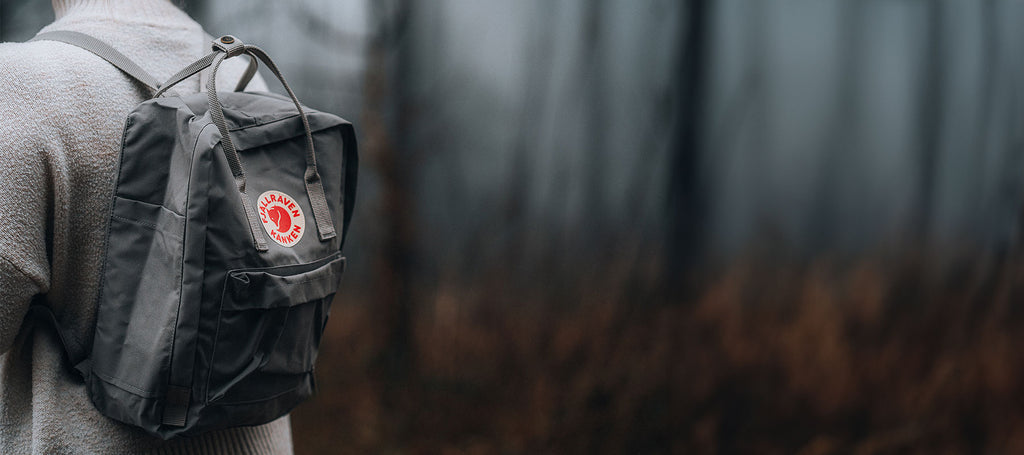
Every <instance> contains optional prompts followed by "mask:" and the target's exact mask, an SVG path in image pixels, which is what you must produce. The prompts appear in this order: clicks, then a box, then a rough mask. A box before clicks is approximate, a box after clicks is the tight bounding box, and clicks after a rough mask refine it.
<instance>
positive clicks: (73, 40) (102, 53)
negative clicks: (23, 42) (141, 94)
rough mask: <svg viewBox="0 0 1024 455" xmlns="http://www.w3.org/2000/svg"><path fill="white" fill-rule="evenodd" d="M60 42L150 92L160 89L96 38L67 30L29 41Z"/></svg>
mask: <svg viewBox="0 0 1024 455" xmlns="http://www.w3.org/2000/svg"><path fill="white" fill-rule="evenodd" d="M41 40H47V41H60V42H62V43H67V44H70V45H72V46H77V47H80V48H82V49H85V50H87V51H89V52H92V53H93V54H96V55H98V56H99V57H100V58H102V59H103V60H106V61H108V62H110V64H111V65H114V66H115V67H117V69H119V70H121V71H124V73H125V74H127V75H129V76H131V77H132V78H134V79H135V80H137V81H139V82H141V83H142V85H145V86H146V87H148V88H149V89H150V90H153V91H157V90H159V89H160V81H158V80H157V79H156V78H155V77H153V76H152V75H150V74H149V73H147V72H146V70H144V69H142V67H140V66H139V65H137V64H135V62H133V61H132V60H131V59H129V58H128V57H126V56H125V55H124V54H122V53H121V52H120V51H118V50H117V49H114V48H113V47H111V46H110V45H109V44H107V43H104V42H103V41H100V40H98V39H96V38H93V37H91V36H89V35H86V34H84V33H79V32H72V31H67V30H59V31H52V32H46V33H40V34H38V35H36V36H35V37H34V38H32V39H31V40H29V41H41Z"/></svg>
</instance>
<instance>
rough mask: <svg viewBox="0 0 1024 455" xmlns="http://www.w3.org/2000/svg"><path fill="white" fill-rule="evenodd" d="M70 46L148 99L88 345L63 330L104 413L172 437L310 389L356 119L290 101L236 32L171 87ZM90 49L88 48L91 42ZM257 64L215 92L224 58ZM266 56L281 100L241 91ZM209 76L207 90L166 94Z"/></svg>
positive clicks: (257, 418) (267, 408)
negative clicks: (138, 86) (120, 74)
mask: <svg viewBox="0 0 1024 455" xmlns="http://www.w3.org/2000/svg"><path fill="white" fill-rule="evenodd" d="M35 39H52V40H58V41H64V42H68V43H70V44H75V45H79V46H80V47H83V48H85V49H87V50H90V51H92V52H94V53H96V54H97V55H100V56H101V57H103V58H105V59H107V60H108V61H110V62H111V63H112V64H114V65H115V66H117V67H118V68H121V69H122V70H123V71H125V72H126V73H128V74H129V75H131V76H133V77H135V78H136V79H137V80H139V82H140V83H142V84H143V85H146V86H149V87H150V88H152V89H153V90H154V92H155V94H154V97H153V98H152V99H149V100H147V101H145V102H142V103H141V104H139V105H138V106H136V107H135V109H133V110H132V111H131V113H129V114H128V116H127V119H126V121H125V127H124V134H123V139H122V146H121V155H120V158H119V159H120V162H119V165H118V175H117V181H116V185H115V191H114V194H113V196H112V198H111V206H110V212H109V214H108V217H109V224H108V229H107V241H106V245H105V247H104V255H105V258H104V265H103V270H102V272H101V276H102V278H101V289H100V292H99V298H98V301H97V322H96V331H95V335H94V337H93V340H92V343H91V346H80V345H76V343H75V342H74V340H71V339H69V338H68V337H65V336H63V333H62V331H61V330H60V327H59V326H58V325H57V324H56V319H55V318H54V317H53V314H52V312H50V311H49V309H48V308H47V307H45V306H43V305H33V306H32V307H31V308H30V315H32V316H35V317H39V316H41V319H45V320H47V321H48V323H49V324H51V325H54V326H55V327H56V328H57V332H58V335H61V336H60V338H61V341H62V343H63V344H64V346H65V350H66V351H67V354H68V358H69V360H70V363H71V364H72V365H73V366H74V370H75V371H77V372H78V373H79V374H81V376H82V377H83V379H84V381H85V386H86V388H87V391H88V394H89V397H90V399H91V400H92V402H93V404H94V405H95V406H96V408H97V409H98V410H99V411H100V412H101V413H103V414H104V415H106V416H108V417H111V418H113V419H116V420H119V421H121V422H124V423H127V424H130V425H134V426H137V427H140V428H142V429H143V430H145V431H147V432H148V433H150V434H153V435H155V436H158V437H161V438H163V439H169V438H172V437H175V436H179V435H194V434H199V433H202V432H205V431H210V430H215V429H221V428H227V427H235V426H244V425H258V424H263V423H267V422H270V421H273V420H274V419H276V418H278V417H281V416H282V415H285V414H287V413H288V412H289V411H291V410H292V409H293V408H294V407H295V406H296V405H298V404H299V403H300V402H302V401H303V400H305V399H306V398H308V397H310V396H311V395H312V394H314V393H315V390H316V382H315V378H314V371H313V370H314V364H315V362H316V358H317V352H318V349H319V344H320V339H321V336H322V334H323V330H324V327H325V325H326V323H327V318H328V315H329V314H330V307H331V301H332V299H333V297H334V295H335V293H336V292H337V290H338V287H339V283H340V280H341V275H342V272H343V271H344V268H345V258H344V257H343V256H342V254H341V249H342V245H343V244H344V238H345V233H346V232H347V230H348V225H349V222H350V220H351V215H352V210H353V206H354V197H355V187H356V179H357V168H358V157H357V153H356V140H355V132H354V129H353V126H352V124H351V123H349V122H347V121H345V120H343V119H341V118H340V117H337V116H335V115H332V114H329V113H324V112H319V111H316V110H312V109H309V108H307V107H305V106H302V105H301V104H299V102H298V100H297V99H296V98H295V97H294V94H293V92H292V90H291V89H290V88H289V87H288V84H287V83H286V82H285V81H284V79H283V78H282V77H281V75H280V72H279V71H278V69H277V68H276V66H275V65H274V64H273V62H272V61H271V60H270V59H269V57H268V56H267V55H266V53H264V52H263V51H262V50H261V49H259V48H257V47H255V46H249V45H245V44H244V43H242V42H241V41H239V40H237V39H235V38H234V37H231V36H225V37H222V38H220V39H218V40H215V41H214V45H213V52H212V53H211V54H209V55H207V56H206V57H204V58H202V59H200V60H199V61H197V62H196V63H194V64H192V65H190V66H189V67H187V68H185V69H183V70H182V71H181V72H179V73H178V74H177V75H175V76H173V77H172V78H171V79H170V80H169V81H168V82H167V83H165V84H157V83H155V81H153V80H152V78H151V77H149V78H148V79H147V75H146V74H144V71H142V70H141V69H140V68H138V67H137V66H135V65H134V64H133V63H131V62H130V61H129V60H127V59H126V58H123V56H120V57H119V56H118V54H117V52H116V51H114V50H113V48H110V47H109V46H106V45H105V44H103V43H97V42H95V40H91V38H89V37H88V36H85V35H81V34H77V33H71V32H51V33H48V34H44V35H39V36H37V37H36V38H35ZM90 40H91V41H90ZM240 55H248V56H249V57H250V58H251V62H252V64H251V65H250V71H248V72H247V74H248V75H247V76H246V77H243V81H242V82H241V83H240V84H239V87H238V88H237V90H236V91H235V92H220V93H218V92H216V90H215V86H216V85H215V77H216V70H217V67H218V66H219V65H220V63H221V62H222V61H223V60H224V59H226V58H231V57H235V56H240ZM257 60H259V61H262V62H263V63H264V64H265V65H266V66H267V67H268V68H270V69H271V71H272V72H273V73H274V74H275V75H276V76H277V77H278V78H279V79H280V80H281V82H282V85H283V86H284V87H285V90H286V91H287V92H288V95H289V96H280V95H275V94H271V93H253V92H242V91H241V90H242V89H244V86H245V83H246V82H247V81H248V79H249V78H251V76H252V74H254V73H255V69H256V68H255V62H256V61H257ZM207 67H212V68H213V70H212V71H211V77H210V80H209V81H208V82H209V83H208V84H207V92H206V93H197V94H193V95H188V96H173V95H170V96H164V95H165V94H170V93H171V92H170V90H171V88H172V86H173V85H174V84H176V83H178V82H180V81H181V80H184V79H186V78H188V77H191V76H192V75H194V74H196V73H197V72H199V71H201V70H203V69H205V68H207Z"/></svg>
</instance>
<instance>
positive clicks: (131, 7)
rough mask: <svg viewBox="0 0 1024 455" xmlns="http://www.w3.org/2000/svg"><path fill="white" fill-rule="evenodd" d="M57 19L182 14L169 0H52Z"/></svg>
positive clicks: (147, 18)
mask: <svg viewBox="0 0 1024 455" xmlns="http://www.w3.org/2000/svg"><path fill="white" fill-rule="evenodd" d="M52 1H53V12H54V13H55V15H56V18H57V19H61V18H64V17H71V16H87V17H102V18H107V19H118V20H125V19H146V20H149V21H154V20H155V21H159V20H160V19H162V18H172V17H179V16H181V15H184V12H182V11H181V10H179V9H178V8H177V7H175V6H174V5H173V4H171V2H170V1H169V0H52Z"/></svg>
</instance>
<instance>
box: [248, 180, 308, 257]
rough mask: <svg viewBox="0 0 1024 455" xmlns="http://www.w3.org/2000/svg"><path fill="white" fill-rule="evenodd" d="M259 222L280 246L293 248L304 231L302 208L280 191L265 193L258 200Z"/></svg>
mask: <svg viewBox="0 0 1024 455" xmlns="http://www.w3.org/2000/svg"><path fill="white" fill-rule="evenodd" d="M258 207H259V212H260V221H262V222H263V228H264V229H266V230H267V235H269V236H270V238H272V239H274V241H275V242H277V243H278V244H280V245H281V246H286V247H289V248H290V247H293V246H295V244H296V243H299V240H300V239H302V233H303V232H304V231H305V230H306V217H305V216H304V215H303V214H302V207H299V204H298V203H296V202H295V200H294V199H292V198H291V196H288V195H287V194H284V193H282V192H280V191H274V190H271V191H267V192H266V193H263V194H261V195H260V198H259V203H258Z"/></svg>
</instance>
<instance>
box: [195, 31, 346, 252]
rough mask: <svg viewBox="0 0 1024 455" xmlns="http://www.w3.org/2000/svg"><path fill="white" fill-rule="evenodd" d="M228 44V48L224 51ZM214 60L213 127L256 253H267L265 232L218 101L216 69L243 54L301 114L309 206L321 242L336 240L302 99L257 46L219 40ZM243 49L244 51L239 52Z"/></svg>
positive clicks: (209, 87) (210, 93)
mask: <svg viewBox="0 0 1024 455" xmlns="http://www.w3.org/2000/svg"><path fill="white" fill-rule="evenodd" d="M225 39H230V41H229V42H225V41H224V40H225ZM225 44H227V45H229V47H225V46H224V45H225ZM213 47H214V52H215V54H214V57H213V62H212V63H211V64H210V66H211V68H212V69H211V71H210V79H209V80H208V81H207V84H206V93H207V96H208V97H209V99H210V116H211V118H212V119H213V123H214V124H215V125H217V129H218V130H220V134H221V148H222V149H223V150H224V155H225V157H226V158H227V160H228V165H229V166H230V167H231V173H232V175H234V177H235V183H236V186H237V187H238V191H239V192H240V193H241V195H242V205H243V207H244V209H245V212H246V217H247V218H248V221H249V228H250V230H251V231H252V236H253V243H254V245H255V247H256V249H257V250H259V251H267V241H266V237H265V236H264V234H263V229H262V228H261V226H260V222H259V218H258V217H257V216H256V210H255V207H253V205H252V201H251V200H250V199H249V197H248V196H247V195H246V192H245V172H244V171H243V169H242V162H241V160H240V159H239V157H238V151H237V150H235V146H234V143H233V142H232V141H231V136H230V134H229V133H228V127H227V122H226V121H225V119H224V109H223V107H222V106H221V104H220V100H219V99H218V98H217V82H216V77H217V68H218V67H219V66H220V64H221V62H223V61H224V60H225V59H227V58H229V57H232V56H235V55H241V54H242V53H245V54H249V55H250V56H251V57H253V58H254V59H259V60H261V61H263V64H264V65H266V66H267V68H269V69H270V71H271V72H273V73H274V76H276V77H277V79H278V80H279V81H281V85H282V86H283V87H284V89H285V91H286V92H288V96H289V97H291V99H292V102H293V103H295V108H296V109H297V110H298V112H299V117H300V118H301V119H302V126H303V129H304V130H305V135H306V171H305V174H304V180H305V185H306V195H307V197H308V198H309V203H310V206H311V207H312V209H313V220H314V221H315V222H316V227H317V232H318V234H319V236H320V241H325V240H329V239H332V238H334V237H336V236H337V232H336V231H335V229H334V222H333V217H331V212H330V208H329V206H328V205H327V197H326V196H325V194H324V187H323V182H322V181H321V179H320V173H319V172H317V168H316V152H315V149H314V146H313V133H312V130H311V128H310V127H309V119H308V118H306V113H305V111H304V110H303V109H302V104H301V103H299V99H298V98H297V97H296V96H295V92H293V91H292V89H291V87H289V86H288V82H286V81H285V80H284V76H282V75H281V71H280V70H279V69H278V68H277V65H275V64H274V62H273V60H271V59H270V57H269V56H268V55H267V53H266V52H264V51H263V50H262V49H260V48H258V47H256V46H249V45H245V44H243V43H242V42H241V41H239V40H237V39H235V38H234V37H231V36H225V37H222V38H220V39H218V40H214V45H213ZM239 49H241V51H239Z"/></svg>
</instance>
